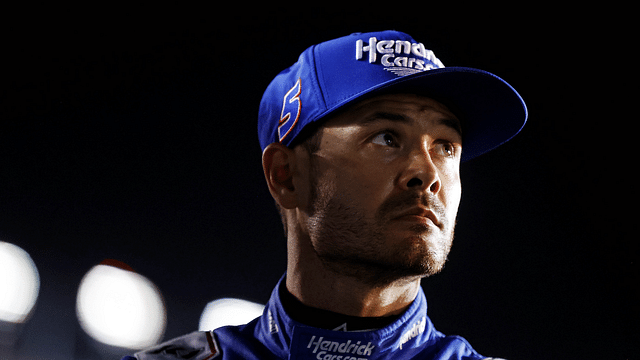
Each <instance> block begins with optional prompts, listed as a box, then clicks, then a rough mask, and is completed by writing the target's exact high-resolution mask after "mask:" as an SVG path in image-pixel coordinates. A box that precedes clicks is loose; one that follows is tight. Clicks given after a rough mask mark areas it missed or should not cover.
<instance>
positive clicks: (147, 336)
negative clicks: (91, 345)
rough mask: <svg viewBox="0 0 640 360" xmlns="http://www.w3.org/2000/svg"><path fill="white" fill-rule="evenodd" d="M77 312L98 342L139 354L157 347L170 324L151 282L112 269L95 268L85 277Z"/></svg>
mask: <svg viewBox="0 0 640 360" xmlns="http://www.w3.org/2000/svg"><path fill="white" fill-rule="evenodd" d="M76 312H77V315H78V320H79V321H80V325H81V326H82V328H83V329H84V331H86V332H87V334H89V336H91V337H92V338H94V339H95V340H97V341H99V342H101V343H103V344H108V345H112V346H117V347H122V348H128V349H136V350H137V349H142V348H145V347H149V346H152V345H155V344H157V343H158V342H159V341H160V340H161V339H162V336H163V334H164V330H165V326H166V321H167V320H166V319H167V316H166V315H167V314H166V309H165V306H164V301H163V300H162V295H161V294H160V292H159V291H158V289H157V288H156V286H155V285H154V284H153V283H152V282H151V281H150V280H149V279H147V278H146V277H144V276H142V275H140V274H137V273H135V272H132V271H128V270H123V269H120V268H117V267H114V266H109V265H97V266H94V267H93V268H92V269H91V270H89V272H88V273H87V274H86V275H85V276H84V278H83V279H82V282H81V283H80V287H79V289H78V298H77V303H76Z"/></svg>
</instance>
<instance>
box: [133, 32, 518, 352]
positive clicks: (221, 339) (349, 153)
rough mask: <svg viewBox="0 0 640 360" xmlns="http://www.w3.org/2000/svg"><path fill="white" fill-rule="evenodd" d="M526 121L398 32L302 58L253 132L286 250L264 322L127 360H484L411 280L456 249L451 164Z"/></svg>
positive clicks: (496, 88) (484, 83) (495, 94)
mask: <svg viewBox="0 0 640 360" xmlns="http://www.w3.org/2000/svg"><path fill="white" fill-rule="evenodd" d="M526 118H527V111H526V106H525V104H524V102H523V101H522V99H521V98H520V96H519V95H518V93H517V92H516V91H515V90H514V89H513V88H511V86H509V85H508V84H507V83H506V82H504V81H503V80H501V79H500V78H498V77H496V76H495V75H492V74H489V73H487V72H484V71H481V70H476V69H469V68H445V67H444V65H443V64H442V63H441V62H440V60H438V59H437V58H436V57H435V55H434V54H433V52H431V51H430V50H427V49H426V48H425V47H424V45H423V44H422V43H419V42H417V41H415V40H414V39H412V38H411V37H410V36H409V35H407V34H404V33H401V32H396V31H383V32H376V33H368V34H352V35H350V36H346V37H343V38H339V39H335V40H331V41H328V42H325V43H322V44H319V45H316V46H313V47H310V48H309V49H307V50H306V51H304V52H303V53H302V55H301V56H300V58H299V60H298V62H297V63H295V64H294V65H293V66H292V67H290V68H288V69H286V70H285V71H283V72H282V73H280V74H279V75H278V76H276V78H275V79H274V80H273V81H272V83H271V84H270V85H269V87H268V88H267V90H266V91H265V94H264V96H263V99H262V102H261V104H260V113H259V119H258V132H259V138H260V144H261V147H262V150H263V155H262V162H263V168H264V173H265V178H266V182H267V185H268V187H269V191H270V193H271V195H272V196H273V198H274V199H275V202H276V204H277V207H278V209H279V210H280V213H281V216H282V220H283V224H284V227H285V232H286V236H287V245H288V263H287V273H286V275H285V276H283V278H282V279H281V281H280V283H279V284H278V285H277V286H276V288H275V289H274V291H273V294H272V297H271V299H270V300H269V303H268V304H267V306H266V308H265V311H264V314H263V315H262V316H261V317H259V318H257V319H256V320H254V321H252V322H251V323H249V324H247V325H245V326H238V327H223V328H219V329H216V330H214V331H210V332H196V333H193V334H190V335H186V336H183V337H181V338H178V339H174V340H172V341H169V342H166V343H164V344H161V345H159V346H157V347H155V348H153V349H150V350H147V351H143V352H140V353H138V354H136V358H137V359H214V358H219V359H332V360H347V359H368V360H373V359H483V358H484V357H483V356H481V355H479V354H478V353H477V352H476V351H475V350H473V348H472V347H471V346H470V345H469V344H468V343H467V341H466V340H464V339H463V338H461V337H458V336H445V335H443V334H442V333H440V332H438V331H436V330H435V329H434V326H433V324H432V323H431V321H430V320H429V318H428V317H427V312H426V309H427V305H426V299H425V296H424V293H423V291H422V288H421V286H420V280H421V279H422V278H424V277H426V276H430V275H433V274H436V273H438V272H439V271H440V270H441V269H442V267H443V265H444V263H445V261H446V259H447V254H448V253H449V249H450V247H451V244H452V240H453V231H454V225H455V222H456V213H457V210H458V204H459V202H460V195H461V185H460V171H459V169H460V163H461V162H462V161H465V160H469V159H471V158H473V157H475V156H478V155H480V154H482V153H484V152H486V151H488V150H490V149H492V148H494V147H496V146H498V145H500V144H501V143H503V142H505V141H507V140H508V139H510V138H511V137H512V136H514V135H515V134H517V133H518V132H519V131H520V129H521V128H522V126H523V125H524V123H525V122H526Z"/></svg>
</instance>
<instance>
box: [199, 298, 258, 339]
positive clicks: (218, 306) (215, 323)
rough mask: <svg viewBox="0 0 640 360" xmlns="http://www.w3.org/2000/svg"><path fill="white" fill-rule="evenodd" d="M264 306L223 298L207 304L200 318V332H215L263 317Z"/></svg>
mask: <svg viewBox="0 0 640 360" xmlns="http://www.w3.org/2000/svg"><path fill="white" fill-rule="evenodd" d="M263 310H264V305H260V304H256V303H254V302H251V301H247V300H242V299H233V298H223V299H218V300H215V301H212V302H210V303H208V304H207V306H206V307H205V308H204V311H203V312H202V315H201V316H200V325H199V326H198V329H199V330H200V331H208V330H215V329H217V328H219V327H221V326H226V325H242V324H246V323H248V322H250V321H251V320H253V319H255V318H257V317H258V316H260V315H262V311H263Z"/></svg>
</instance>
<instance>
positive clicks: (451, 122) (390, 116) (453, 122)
mask: <svg viewBox="0 0 640 360" xmlns="http://www.w3.org/2000/svg"><path fill="white" fill-rule="evenodd" d="M377 120H389V121H397V122H405V123H406V122H410V121H411V120H410V119H408V118H407V117H406V116H404V115H402V114H397V113H389V112H382V111H379V112H375V113H373V114H372V115H371V116H368V117H366V118H364V119H363V120H362V124H368V123H372V122H375V121H377ZM438 122H439V123H440V124H442V125H445V126H447V127H450V128H451V129H453V130H455V131H457V132H458V134H459V135H460V136H462V128H461V127H460V122H459V121H458V120H457V119H455V118H448V117H445V118H441V119H440V120H438Z"/></svg>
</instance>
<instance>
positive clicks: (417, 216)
mask: <svg viewBox="0 0 640 360" xmlns="http://www.w3.org/2000/svg"><path fill="white" fill-rule="evenodd" d="M394 219H395V220H407V221H416V222H422V223H428V222H431V223H433V224H434V225H436V226H437V227H440V226H441V224H440V222H439V221H438V216H437V215H436V214H435V213H434V212H433V211H432V210H429V209H427V208H424V207H421V206H416V207H412V208H410V209H409V210H407V211H403V212H402V213H400V214H398V215H397V216H396V217H394Z"/></svg>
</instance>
